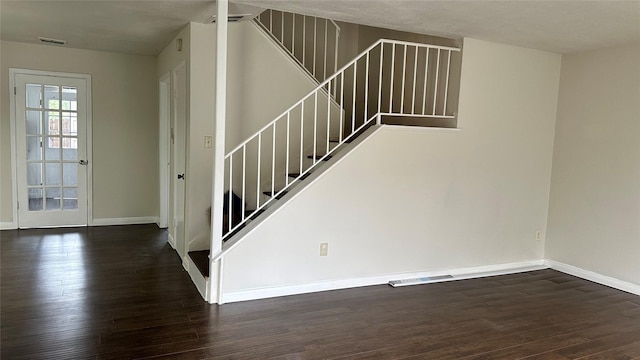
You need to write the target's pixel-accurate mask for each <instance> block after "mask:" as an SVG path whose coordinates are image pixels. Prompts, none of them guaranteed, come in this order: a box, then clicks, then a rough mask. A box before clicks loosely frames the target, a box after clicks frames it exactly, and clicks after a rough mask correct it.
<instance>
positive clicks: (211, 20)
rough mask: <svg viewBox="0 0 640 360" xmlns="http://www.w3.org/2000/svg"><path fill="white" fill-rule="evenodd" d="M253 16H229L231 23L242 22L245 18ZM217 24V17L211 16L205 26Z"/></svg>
mask: <svg viewBox="0 0 640 360" xmlns="http://www.w3.org/2000/svg"><path fill="white" fill-rule="evenodd" d="M247 16H252V15H251V14H238V15H236V14H229V22H238V21H242V20H243V19H244V18H245V17H247ZM215 22H216V16H215V15H211V16H209V17H208V18H207V20H205V21H204V23H205V24H213V23H215Z"/></svg>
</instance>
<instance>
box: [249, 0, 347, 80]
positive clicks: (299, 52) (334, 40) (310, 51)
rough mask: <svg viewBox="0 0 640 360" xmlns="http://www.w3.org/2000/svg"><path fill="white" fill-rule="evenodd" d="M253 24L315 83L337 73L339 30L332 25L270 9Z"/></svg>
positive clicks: (328, 21) (320, 20) (327, 22)
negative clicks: (283, 50) (265, 32)
mask: <svg viewBox="0 0 640 360" xmlns="http://www.w3.org/2000/svg"><path fill="white" fill-rule="evenodd" d="M255 21H256V23H258V24H259V25H260V26H261V27H262V28H264V29H265V30H266V31H267V32H268V33H270V34H271V36H272V37H273V38H274V39H275V40H276V41H277V42H278V43H280V45H281V46H282V47H283V49H285V50H286V51H287V52H288V53H289V54H290V55H291V56H292V57H293V58H294V59H295V60H296V61H297V62H298V63H299V64H300V65H302V67H303V68H304V69H306V70H307V71H308V72H309V74H310V75H311V76H313V77H314V78H315V79H316V80H318V82H320V81H323V80H325V79H326V78H327V77H328V76H329V75H331V74H333V73H335V72H336V70H337V69H338V39H339V38H340V26H338V24H336V23H335V21H333V20H330V19H324V18H317V17H313V16H306V15H301V14H295V13H290V12H284V11H279V10H271V9H269V10H266V11H264V12H262V13H261V14H260V15H258V16H257V17H256V18H255Z"/></svg>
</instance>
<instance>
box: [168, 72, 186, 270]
mask: <svg viewBox="0 0 640 360" xmlns="http://www.w3.org/2000/svg"><path fill="white" fill-rule="evenodd" d="M173 84H174V112H173V124H172V127H173V133H174V134H173V136H174V142H173V160H174V162H173V171H174V173H173V184H174V191H173V195H174V202H173V206H174V209H173V216H174V219H173V223H174V229H175V241H176V250H177V251H178V254H179V255H180V257H181V258H184V256H185V255H186V254H187V244H186V241H185V195H186V194H185V193H186V189H185V183H186V179H185V170H186V147H187V141H186V139H187V137H186V133H187V72H186V68H185V66H184V63H183V64H181V65H178V66H177V67H176V68H175V69H174V70H173Z"/></svg>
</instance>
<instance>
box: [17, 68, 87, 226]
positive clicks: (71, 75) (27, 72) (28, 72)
mask: <svg viewBox="0 0 640 360" xmlns="http://www.w3.org/2000/svg"><path fill="white" fill-rule="evenodd" d="M16 75H36V76H51V77H62V78H72V79H82V80H85V81H86V85H87V86H86V91H87V123H86V134H85V138H86V151H87V154H86V157H87V160H88V161H89V163H88V164H87V226H92V225H93V143H92V134H93V127H92V115H93V106H92V101H91V75H90V74H78V73H67V72H58V71H44V70H31V69H22V68H9V118H10V123H9V125H10V127H9V129H10V130H9V131H10V132H11V195H12V197H13V199H12V200H13V204H12V210H13V211H12V212H13V219H12V228H14V229H17V228H18V227H19V225H20V219H19V218H18V154H17V148H18V143H17V141H18V134H17V124H16V95H17V94H16V93H15V91H14V89H15V88H16ZM23 206H24V204H23Z"/></svg>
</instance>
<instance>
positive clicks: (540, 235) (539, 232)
mask: <svg viewBox="0 0 640 360" xmlns="http://www.w3.org/2000/svg"><path fill="white" fill-rule="evenodd" d="M536 240H538V241H540V240H542V231H540V230H538V231H536Z"/></svg>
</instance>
